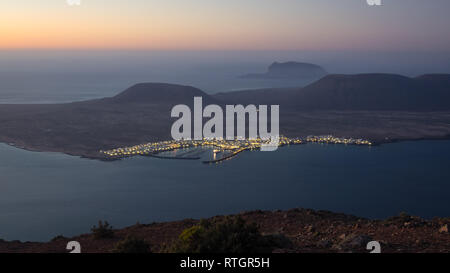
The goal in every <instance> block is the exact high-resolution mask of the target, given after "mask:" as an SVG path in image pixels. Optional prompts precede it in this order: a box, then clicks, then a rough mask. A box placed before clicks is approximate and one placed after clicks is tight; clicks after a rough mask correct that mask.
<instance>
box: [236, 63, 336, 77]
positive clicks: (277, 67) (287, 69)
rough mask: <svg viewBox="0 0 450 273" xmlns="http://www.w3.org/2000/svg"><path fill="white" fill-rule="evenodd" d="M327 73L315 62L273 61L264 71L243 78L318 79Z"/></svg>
mask: <svg viewBox="0 0 450 273" xmlns="http://www.w3.org/2000/svg"><path fill="white" fill-rule="evenodd" d="M327 74H328V73H327V72H326V71H325V69H323V68H322V67H320V66H318V65H316V64H310V63H300V62H285V63H279V62H274V63H273V64H271V65H270V66H269V68H268V70H267V72H266V73H263V74H247V75H243V76H241V78H243V79H319V78H322V77H323V76H325V75H327Z"/></svg>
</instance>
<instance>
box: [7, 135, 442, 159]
mask: <svg viewBox="0 0 450 273" xmlns="http://www.w3.org/2000/svg"><path fill="white" fill-rule="evenodd" d="M369 139H370V138H369ZM445 140H450V134H449V135H446V136H436V137H419V138H398V139H397V138H392V139H391V138H389V139H384V140H371V141H372V144H371V146H381V145H385V144H395V143H398V142H416V141H445ZM0 143H3V144H5V145H7V146H10V147H14V148H17V149H20V150H24V151H29V152H35V153H60V154H65V155H68V156H74V157H79V158H83V159H90V160H99V161H104V162H112V161H120V160H122V159H124V158H111V157H107V156H105V155H104V154H102V153H100V152H99V151H82V150H80V151H71V152H66V151H56V150H46V149H39V148H36V147H26V146H19V145H16V144H14V143H12V142H8V143H7V142H0ZM329 144H330V145H346V144H335V143H329ZM146 156H149V155H146ZM151 156H152V157H155V158H160V159H180V160H185V159H189V160H194V158H181V157H180V158H177V157H176V158H172V157H164V156H155V155H151ZM234 156H235V155H233V156H232V157H234ZM198 159H200V158H195V160H198ZM205 163H211V162H209V161H208V162H205Z"/></svg>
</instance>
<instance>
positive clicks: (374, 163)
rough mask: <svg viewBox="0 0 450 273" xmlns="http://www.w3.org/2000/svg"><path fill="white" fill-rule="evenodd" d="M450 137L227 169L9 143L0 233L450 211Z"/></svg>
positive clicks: (287, 150) (309, 152)
mask: <svg viewBox="0 0 450 273" xmlns="http://www.w3.org/2000/svg"><path fill="white" fill-rule="evenodd" d="M449 155H450V141H418V142H401V143H395V144H386V145H382V146H377V147H357V146H343V145H321V144H306V145H300V146H291V147H283V148H280V149H278V151H276V152H244V153H241V154H240V155H239V156H237V157H235V158H234V159H232V160H229V161H225V162H223V163H221V164H217V165H205V164H202V163H201V162H200V161H190V160H162V159H155V158H147V157H135V158H130V159H126V160H122V161H116V162H100V161H93V160H89V159H81V158H77V157H72V156H67V155H64V154H59V153H38V152H29V151H24V150H20V149H17V148H14V147H10V146H7V145H5V144H1V145H0V178H1V179H0V238H3V239H8V240H13V239H19V240H41V241H42V240H49V239H51V238H52V237H54V236H56V235H58V234H63V235H66V236H70V235H75V234H80V233H85V232H88V231H89V229H90V227H91V226H92V225H94V224H96V223H97V221H98V220H108V221H109V222H110V223H112V224H113V226H115V227H124V226H127V225H132V224H135V223H136V222H138V221H139V222H141V223H150V222H154V221H168V220H179V219H184V218H190V217H192V218H201V217H209V216H213V215H219V214H229V213H237V212H241V211H245V210H256V209H263V210H275V209H290V208H295V207H304V208H313V209H324V210H331V211H335V212H344V213H349V214H354V215H358V216H364V217H370V218H382V217H387V216H392V215H396V214H398V213H400V212H402V211H405V212H408V213H411V214H414V215H420V216H422V217H427V218H430V217H434V216H449V215H450V183H449V181H450V169H449V168H448V166H450V156H449Z"/></svg>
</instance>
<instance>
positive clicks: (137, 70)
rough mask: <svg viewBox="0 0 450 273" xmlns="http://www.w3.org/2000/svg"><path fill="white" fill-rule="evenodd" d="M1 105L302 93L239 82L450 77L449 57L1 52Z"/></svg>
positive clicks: (445, 54)
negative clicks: (299, 71)
mask: <svg viewBox="0 0 450 273" xmlns="http://www.w3.org/2000/svg"><path fill="white" fill-rule="evenodd" d="M0 60H1V61H0V103H59V102H72V101H79V100H88V99H93V98H102V97H105V96H113V95H115V94H117V93H119V92H121V91H123V90H124V89H126V88H128V87H130V86H131V85H133V84H135V83H139V82H166V83H177V84H184V85H192V86H194V87H197V88H200V89H202V90H203V91H205V92H207V93H216V92H225V91H230V90H240V89H249V88H250V89H253V88H267V87H288V86H303V85H305V84H308V83H309V81H302V80H298V81H297V80H255V79H254V80H250V79H239V78H238V76H240V75H243V74H247V73H257V72H265V71H266V69H267V67H268V66H269V65H270V64H271V63H272V62H274V61H279V62H283V61H300V62H310V63H314V64H318V65H321V66H322V67H324V68H325V69H326V70H327V71H328V72H329V73H379V72H383V73H399V74H403V75H407V76H417V75H421V74H426V73H450V52H408V51H406V52H373V51H372V52H365V51H335V52H333V51H124V50H118V51H104V50H102V51H100V50H97V51H87V50H85V51H67V50H59V51H55V50H53V51H50V50H34V51H32V50H0Z"/></svg>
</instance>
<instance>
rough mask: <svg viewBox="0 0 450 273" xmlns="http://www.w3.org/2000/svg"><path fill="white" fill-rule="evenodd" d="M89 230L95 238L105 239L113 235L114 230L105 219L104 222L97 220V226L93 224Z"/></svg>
mask: <svg viewBox="0 0 450 273" xmlns="http://www.w3.org/2000/svg"><path fill="white" fill-rule="evenodd" d="M91 231H92V233H93V234H94V238H95V239H105V238H112V237H114V231H113V230H112V226H110V225H109V223H108V222H107V221H105V222H102V221H98V227H96V226H93V227H92V228H91Z"/></svg>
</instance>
